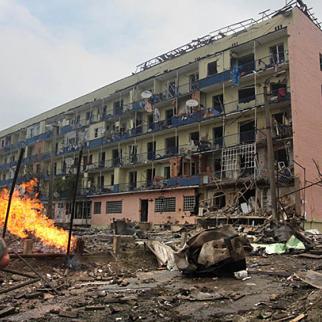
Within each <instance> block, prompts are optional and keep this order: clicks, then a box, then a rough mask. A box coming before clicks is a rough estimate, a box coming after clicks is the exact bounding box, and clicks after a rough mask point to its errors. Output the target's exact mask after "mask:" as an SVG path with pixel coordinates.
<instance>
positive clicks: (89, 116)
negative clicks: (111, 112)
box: [86, 112, 92, 121]
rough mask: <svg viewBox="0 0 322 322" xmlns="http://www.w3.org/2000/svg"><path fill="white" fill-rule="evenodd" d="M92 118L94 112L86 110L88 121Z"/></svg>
mask: <svg viewBox="0 0 322 322" xmlns="http://www.w3.org/2000/svg"><path fill="white" fill-rule="evenodd" d="M91 119H92V112H86V121H90V120H91Z"/></svg>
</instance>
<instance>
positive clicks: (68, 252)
mask: <svg viewBox="0 0 322 322" xmlns="http://www.w3.org/2000/svg"><path fill="white" fill-rule="evenodd" d="M82 156H83V148H81V149H80V151H79V155H78V164H77V172H76V178H75V186H74V194H73V201H72V213H71V216H70V223H69V235H68V244H67V256H68V255H69V254H70V241H71V238H72V231H73V224H74V218H75V213H76V197H77V190H78V181H79V176H80V168H81V163H82Z"/></svg>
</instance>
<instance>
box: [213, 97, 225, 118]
mask: <svg viewBox="0 0 322 322" xmlns="http://www.w3.org/2000/svg"><path fill="white" fill-rule="evenodd" d="M212 107H213V109H214V110H216V111H217V112H218V113H219V114H221V113H222V112H223V111H224V96H223V95H222V94H221V95H215V96H213V97H212Z"/></svg>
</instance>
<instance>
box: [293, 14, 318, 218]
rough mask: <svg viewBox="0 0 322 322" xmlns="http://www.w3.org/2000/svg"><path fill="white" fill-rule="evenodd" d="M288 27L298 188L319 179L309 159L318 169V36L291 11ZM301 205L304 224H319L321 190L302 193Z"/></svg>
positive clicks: (307, 21) (301, 18)
mask: <svg viewBox="0 0 322 322" xmlns="http://www.w3.org/2000/svg"><path fill="white" fill-rule="evenodd" d="M292 12H293V19H292V23H291V25H290V26H289V28H288V30H289V36H290V37H289V40H288V50H289V62H290V83H291V97H292V122H293V132H294V136H293V144H294V160H295V161H296V162H298V163H300V164H301V165H302V166H303V167H304V168H305V169H306V180H307V181H306V183H305V180H304V172H303V169H301V167H299V166H297V165H295V174H296V175H297V176H298V177H299V178H300V181H301V187H303V186H304V185H305V184H309V183H310V182H315V181H317V180H318V179H319V176H318V174H317V170H316V167H315V165H314V163H313V159H314V160H315V161H316V162H317V163H318V164H319V165H320V167H321V169H322V96H321V85H322V71H321V69H320V53H322V32H321V30H319V29H318V28H317V27H316V26H315V25H314V24H313V23H312V22H311V21H310V20H309V18H308V17H307V16H306V15H305V14H304V13H303V12H302V11H301V10H299V9H294V10H293V11H292ZM301 196H302V199H303V205H302V206H304V202H305V213H306V219H307V221H315V222H322V187H319V186H314V187H312V188H309V189H306V191H305V201H304V194H303V192H302V195H301Z"/></svg>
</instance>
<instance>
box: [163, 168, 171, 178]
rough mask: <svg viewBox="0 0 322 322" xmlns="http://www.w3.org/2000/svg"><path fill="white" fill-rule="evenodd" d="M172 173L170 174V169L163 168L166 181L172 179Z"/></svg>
mask: <svg viewBox="0 0 322 322" xmlns="http://www.w3.org/2000/svg"><path fill="white" fill-rule="evenodd" d="M170 174H171V172H170V167H164V168H163V176H164V179H170V176H171V175H170Z"/></svg>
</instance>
